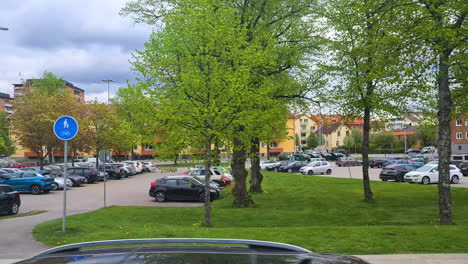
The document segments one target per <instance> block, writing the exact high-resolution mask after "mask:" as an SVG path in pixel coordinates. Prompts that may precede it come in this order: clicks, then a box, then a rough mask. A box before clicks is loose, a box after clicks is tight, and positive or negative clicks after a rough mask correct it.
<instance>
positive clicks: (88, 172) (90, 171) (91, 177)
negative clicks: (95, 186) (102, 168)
mask: <svg viewBox="0 0 468 264" xmlns="http://www.w3.org/2000/svg"><path fill="white" fill-rule="evenodd" d="M67 174H70V175H71V174H76V175H81V176H84V177H86V178H87V179H88V183H95V182H96V181H98V179H99V178H100V175H99V174H98V172H97V171H96V170H95V169H94V168H84V167H71V168H67Z"/></svg>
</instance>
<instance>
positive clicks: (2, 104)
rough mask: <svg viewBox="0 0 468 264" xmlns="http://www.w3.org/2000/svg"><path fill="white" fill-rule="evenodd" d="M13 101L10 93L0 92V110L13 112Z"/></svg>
mask: <svg viewBox="0 0 468 264" xmlns="http://www.w3.org/2000/svg"><path fill="white" fill-rule="evenodd" d="M12 101H13V98H11V97H10V95H9V94H6V93H0V111H2V112H6V113H8V114H10V115H11V114H13V106H12V104H11V102H12Z"/></svg>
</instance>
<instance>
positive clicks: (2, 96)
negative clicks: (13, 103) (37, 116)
mask: <svg viewBox="0 0 468 264" xmlns="http://www.w3.org/2000/svg"><path fill="white" fill-rule="evenodd" d="M0 98H1V99H7V100H13V98H11V96H10V95H9V94H7V93H0Z"/></svg>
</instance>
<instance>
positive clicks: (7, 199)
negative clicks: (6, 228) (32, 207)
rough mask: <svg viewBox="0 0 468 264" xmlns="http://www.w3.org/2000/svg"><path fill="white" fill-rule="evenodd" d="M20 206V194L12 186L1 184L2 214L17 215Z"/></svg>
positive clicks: (0, 205)
mask: <svg viewBox="0 0 468 264" xmlns="http://www.w3.org/2000/svg"><path fill="white" fill-rule="evenodd" d="M20 206H21V198H20V194H19V192H18V191H17V190H15V189H13V187H11V186H10V185H7V184H0V212H6V213H8V214H10V215H15V214H17V213H18V211H19V208H20Z"/></svg>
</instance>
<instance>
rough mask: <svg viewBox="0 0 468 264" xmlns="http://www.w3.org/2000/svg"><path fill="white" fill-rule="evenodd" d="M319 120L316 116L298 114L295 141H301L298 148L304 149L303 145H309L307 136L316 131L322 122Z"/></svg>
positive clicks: (295, 125)
mask: <svg viewBox="0 0 468 264" xmlns="http://www.w3.org/2000/svg"><path fill="white" fill-rule="evenodd" d="M318 121H319V120H318V119H316V118H315V117H314V116H312V117H309V116H306V115H298V116H296V118H295V121H294V130H295V135H294V138H295V140H294V142H295V143H296V142H299V145H300V148H298V149H297V150H300V149H302V148H303V147H305V146H307V138H308V137H309V135H310V134H311V133H316V132H317V130H318V128H319V127H320V124H319V122H318Z"/></svg>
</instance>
